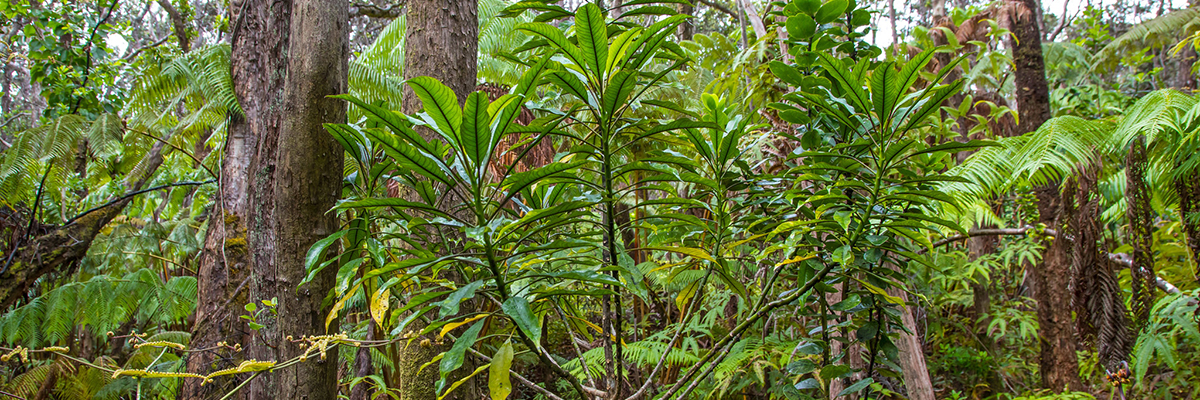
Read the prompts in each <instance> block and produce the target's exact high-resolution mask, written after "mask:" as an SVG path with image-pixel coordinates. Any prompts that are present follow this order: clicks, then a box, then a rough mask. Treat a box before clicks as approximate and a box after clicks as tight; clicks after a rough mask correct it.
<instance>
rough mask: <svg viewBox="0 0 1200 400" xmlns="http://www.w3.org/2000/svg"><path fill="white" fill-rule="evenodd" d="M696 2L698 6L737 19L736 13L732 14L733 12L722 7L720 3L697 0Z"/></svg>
mask: <svg viewBox="0 0 1200 400" xmlns="http://www.w3.org/2000/svg"><path fill="white" fill-rule="evenodd" d="M697 1H698V2H699V3H700V4H703V5H706V6H709V7H712V8H713V9H714V10H717V11H720V12H723V13H726V14H729V16H731V17H734V18H737V17H738V14H737V13H735V12H733V10H730V9H729V7H725V6H724V5H722V4H720V3H717V2H714V1H712V0H697Z"/></svg>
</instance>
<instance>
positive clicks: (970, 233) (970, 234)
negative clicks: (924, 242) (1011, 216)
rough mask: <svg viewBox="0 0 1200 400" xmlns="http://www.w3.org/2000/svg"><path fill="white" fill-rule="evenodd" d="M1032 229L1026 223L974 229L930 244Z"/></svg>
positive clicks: (923, 251)
mask: <svg viewBox="0 0 1200 400" xmlns="http://www.w3.org/2000/svg"><path fill="white" fill-rule="evenodd" d="M1030 229H1033V227H1032V226H1029V225H1025V226H1023V227H1020V228H1008V229H972V230H970V231H968V232H967V234H965V235H954V236H951V237H948V238H945V239H942V240H939V241H936V242H933V246H930V247H931V248H937V247H941V246H944V245H947V244H950V243H954V242H957V241H959V240H967V239H969V238H972V237H975V236H1004V235H1024V234H1026V233H1028V232H1029V230H1030ZM1050 232H1052V230H1047V233H1048V234H1049V233H1050ZM1050 236H1054V235H1053V234H1050ZM926 251H927V249H920V250H917V254H925V252H926Z"/></svg>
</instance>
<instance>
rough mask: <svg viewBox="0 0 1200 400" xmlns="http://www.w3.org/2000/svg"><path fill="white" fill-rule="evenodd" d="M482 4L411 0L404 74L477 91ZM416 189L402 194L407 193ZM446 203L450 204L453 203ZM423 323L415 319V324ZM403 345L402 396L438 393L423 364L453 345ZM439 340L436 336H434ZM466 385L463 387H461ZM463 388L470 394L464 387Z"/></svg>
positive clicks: (416, 105)
mask: <svg viewBox="0 0 1200 400" xmlns="http://www.w3.org/2000/svg"><path fill="white" fill-rule="evenodd" d="M477 14H478V3H477V2H476V1H475V0H411V1H409V2H408V14H407V18H408V32H407V33H406V37H405V44H404V54H405V57H404V79H411V78H415V77H418V76H431V77H433V78H436V79H437V80H439V81H441V82H442V83H443V84H445V85H446V86H448V87H449V88H450V89H451V90H454V94H455V96H457V97H458V101H459V103H460V104H461V103H462V102H463V101H464V100H466V98H467V95H468V94H470V93H471V92H472V91H474V90H475V84H476V74H477V73H476V70H477V62H478V47H479V21H478V16H477ZM421 107H422V106H421V100H420V99H419V98H417V96H416V95H415V94H413V91H412V89H411V88H409V87H407V86H406V87H405V88H404V100H403V107H402V110H403V112H405V113H415V112H418V111H420V110H421ZM417 132H419V133H420V134H421V135H422V136H423V137H424V138H425V139H426V140H441V138H440V137H437V136H436V135H435V134H434V133H433V132H431V131H429V130H427V129H419V130H418V131H417ZM408 195H410V194H401V197H405V196H408ZM448 203H449V202H447V203H445V204H446V205H447V207H449V206H452V204H448ZM422 328H423V326H422V325H421V324H420V323H419V321H418V322H417V323H414V324H413V327H412V329H415V330H418V331H419V330H420V329H422ZM417 342H420V341H419V340H418V341H416V342H414V343H413V344H412V345H411V346H404V345H401V346H400V348H399V351H398V354H397V356H398V360H397V363H396V376H395V379H396V382H395V385H396V386H395V387H396V388H397V389H398V391H399V393H400V399H401V400H425V399H434V398H437V394H436V393H435V390H434V389H435V388H434V383H435V382H437V380H438V378H439V375H438V369H437V366H436V365H435V366H431V367H428V368H425V369H424V370H423V371H420V372H419V373H418V370H419V369H420V368H421V365H424V364H425V363H427V362H429V360H432V359H433V357H435V356H437V355H438V354H439V353H441V352H443V351H445V350H447V349H448V348H449V343H446V344H445V345H436V344H432V343H431V344H429V345H425V344H418V343H417ZM433 342H434V343H436V341H433ZM460 390H461V389H460ZM461 393H466V391H463V392H461Z"/></svg>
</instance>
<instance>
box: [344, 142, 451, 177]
mask: <svg viewBox="0 0 1200 400" xmlns="http://www.w3.org/2000/svg"><path fill="white" fill-rule="evenodd" d="M366 134H367V136H369V137H370V138H371V141H372V142H375V143H378V144H379V145H380V147H382V148H383V152H384V153H385V154H387V155H388V157H391V158H392V160H394V161H395V162H396V164H398V165H400V166H402V167H406V168H408V169H410V170H412V171H413V172H415V173H417V174H420V175H421V176H424V177H425V178H428V179H432V180H435V181H438V182H441V183H442V184H445V185H447V186H453V185H454V182H453V181H452V180H451V179H450V176H449V174H447V173H446V171H445V169H444V168H443V165H442V164H441V160H440V159H439V158H437V157H436V156H433V155H429V154H426V153H423V152H420V151H418V150H417V148H416V147H413V146H408V145H407V143H401V142H400V141H399V140H397V138H396V137H395V136H394V135H391V134H389V133H387V132H379V131H374V130H369V131H366Z"/></svg>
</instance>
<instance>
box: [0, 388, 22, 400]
mask: <svg viewBox="0 0 1200 400" xmlns="http://www.w3.org/2000/svg"><path fill="white" fill-rule="evenodd" d="M0 394H2V395H5V396H8V397H12V398H14V399H20V400H25V398H24V397H21V396H17V395H15V394H12V393H9V392H5V391H3V390H0Z"/></svg>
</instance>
